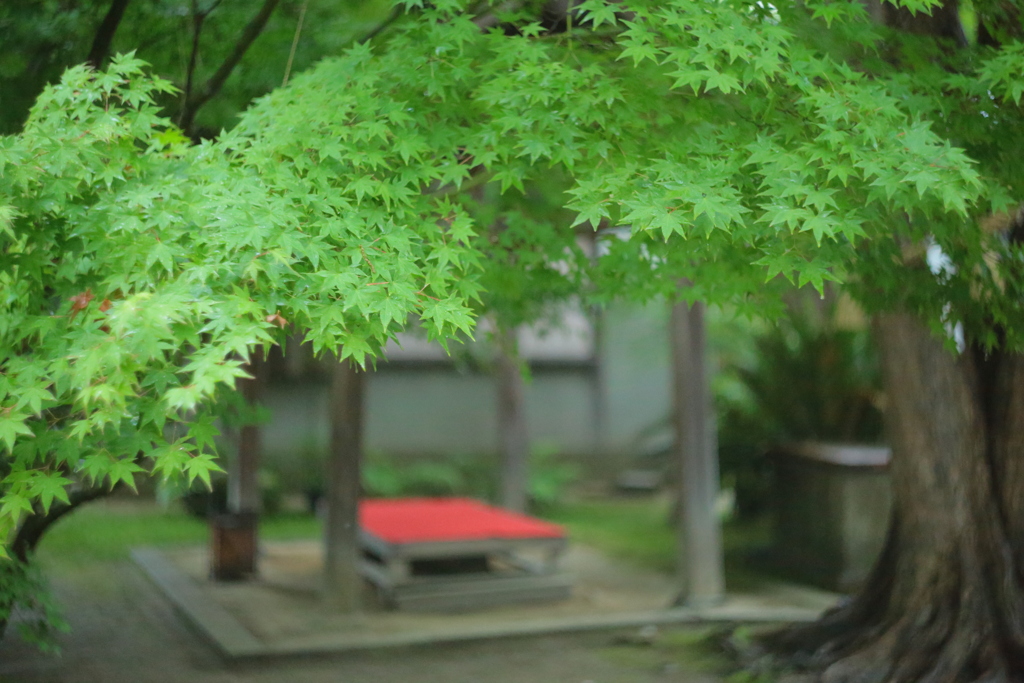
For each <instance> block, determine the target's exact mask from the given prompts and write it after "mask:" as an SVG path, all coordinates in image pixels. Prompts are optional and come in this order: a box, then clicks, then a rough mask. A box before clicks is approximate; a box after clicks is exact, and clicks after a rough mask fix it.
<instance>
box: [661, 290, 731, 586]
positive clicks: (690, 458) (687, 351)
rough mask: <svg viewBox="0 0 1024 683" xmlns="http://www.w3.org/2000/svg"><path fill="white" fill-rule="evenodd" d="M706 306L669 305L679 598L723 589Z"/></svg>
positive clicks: (716, 453)
mask: <svg viewBox="0 0 1024 683" xmlns="http://www.w3.org/2000/svg"><path fill="white" fill-rule="evenodd" d="M704 336H705V335H704V306H703V304H700V303H695V304H693V305H692V306H688V305H687V304H686V303H685V302H680V303H677V304H674V305H673V306H672V315H671V338H672V398H673V400H672V414H673V415H672V417H673V424H674V426H675V463H676V467H677V472H676V475H677V476H676V478H675V479H676V485H677V486H678V487H679V490H678V500H679V504H678V506H677V510H678V512H677V514H678V519H677V521H676V529H677V532H676V533H677V536H678V540H677V544H676V545H677V559H676V567H677V574H678V580H679V586H680V595H679V599H678V602H679V603H686V604H707V603H713V602H716V601H718V600H720V599H721V598H722V595H723V594H724V592H725V579H724V571H723V568H722V537H721V529H720V528H719V523H718V518H717V516H716V515H715V495H716V494H717V493H718V447H717V437H716V434H715V428H714V418H713V415H714V412H713V409H712V405H711V392H710V389H709V385H708V376H707V367H706V358H705V338H704Z"/></svg>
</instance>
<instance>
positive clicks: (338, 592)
mask: <svg viewBox="0 0 1024 683" xmlns="http://www.w3.org/2000/svg"><path fill="white" fill-rule="evenodd" d="M364 374H365V373H363V372H362V371H360V370H359V369H358V368H357V367H356V366H355V365H353V364H352V362H350V361H341V362H339V363H338V364H337V365H336V366H335V368H334V377H333V379H332V382H331V443H330V454H329V458H328V462H327V519H326V521H325V524H324V588H325V598H326V600H327V603H328V604H329V605H330V606H331V607H332V608H333V609H334V610H335V611H337V612H341V613H344V614H351V613H354V612H357V611H358V610H359V596H360V593H361V592H362V578H361V577H360V575H359V563H360V561H361V560H362V551H361V549H360V547H359V497H360V495H361V493H362V487H361V485H360V470H361V461H362V455H363V443H362V438H363V379H364Z"/></svg>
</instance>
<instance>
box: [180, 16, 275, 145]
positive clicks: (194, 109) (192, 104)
mask: <svg viewBox="0 0 1024 683" xmlns="http://www.w3.org/2000/svg"><path fill="white" fill-rule="evenodd" d="M278 2H279V0H264V2H263V5H262V6H261V7H260V9H259V11H258V12H257V13H256V16H254V17H253V18H252V20H251V21H250V22H249V23H248V24H246V25H245V28H244V29H242V35H241V36H239V38H238V41H237V42H236V43H235V45H234V47H233V48H232V49H231V52H230V53H229V54H228V56H227V57H225V58H224V61H223V62H222V63H221V65H220V67H218V69H217V70H216V71H215V72H214V74H213V75H212V76H210V78H209V80H207V81H206V83H205V84H204V85H203V87H202V88H201V89H199V90H198V91H196V92H193V93H191V94H190V95H189V97H188V99H186V100H185V104H184V105H183V106H182V110H181V114H180V115H179V117H178V125H179V126H181V129H182V130H183V131H185V133H186V134H188V133H190V132H191V131H190V129H191V128H192V124H193V122H194V121H195V118H196V113H198V111H199V109H200V108H202V106H203V105H204V104H206V103H207V102H209V101H210V100H211V99H212V98H213V97H214V96H215V95H216V94H217V93H219V92H220V89H221V87H223V85H224V83H225V82H226V81H227V80H228V77H229V76H230V75H231V72H232V71H234V69H235V67H236V66H238V63H239V62H240V61H242V57H244V56H245V53H246V52H247V51H248V49H249V47H250V46H251V45H252V44H253V42H254V41H255V40H256V38H258V37H259V35H260V33H262V32H263V29H264V28H265V27H266V25H267V21H269V20H270V15H271V14H273V13H274V10H275V9H276V8H277V4H278Z"/></svg>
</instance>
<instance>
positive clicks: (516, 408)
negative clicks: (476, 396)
mask: <svg viewBox="0 0 1024 683" xmlns="http://www.w3.org/2000/svg"><path fill="white" fill-rule="evenodd" d="M495 340H496V341H497V359H496V363H497V390H498V453H499V454H500V457H501V505H502V507H504V508H507V509H509V510H515V511H516V512H525V511H526V503H527V482H528V477H529V460H530V440H529V436H528V434H527V427H526V404H525V398H524V396H525V391H526V390H525V384H524V382H523V374H522V372H521V368H520V367H519V357H518V353H517V350H516V348H517V345H516V331H515V329H514V328H513V329H511V330H509V329H505V328H502V327H500V326H499V327H498V329H497V331H496V332H495Z"/></svg>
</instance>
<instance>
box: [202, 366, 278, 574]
mask: <svg viewBox="0 0 1024 683" xmlns="http://www.w3.org/2000/svg"><path fill="white" fill-rule="evenodd" d="M246 369H247V370H248V372H249V374H250V375H252V378H251V379H239V380H236V382H235V388H236V389H237V390H238V392H239V393H240V394H241V395H242V398H243V400H244V401H245V403H246V404H247V405H248V406H249V407H255V406H256V405H258V404H259V401H260V398H261V396H262V394H263V387H264V384H265V380H266V377H265V375H266V363H265V361H264V358H263V351H262V350H261V349H256V350H254V351H253V353H252V356H251V357H250V359H249V364H248V367H247V368H246ZM236 446H237V450H236V452H235V457H234V459H232V461H231V463H230V465H229V466H228V496H227V512H226V513H224V512H221V511H218V512H216V513H214V514H212V515H211V516H210V541H211V543H210V555H211V567H210V574H211V576H212V577H213V578H214V579H215V580H218V581H230V580H237V579H244V578H246V577H249V576H251V575H253V574H255V573H256V570H257V566H256V565H257V558H258V555H259V553H258V548H259V543H258V541H259V539H258V529H259V513H260V502H261V501H260V482H259V470H260V451H261V439H260V426H259V425H256V424H246V425H243V426H241V427H240V428H239V430H238V442H237V444H236Z"/></svg>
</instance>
